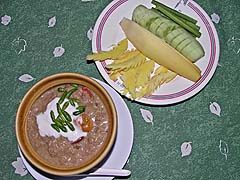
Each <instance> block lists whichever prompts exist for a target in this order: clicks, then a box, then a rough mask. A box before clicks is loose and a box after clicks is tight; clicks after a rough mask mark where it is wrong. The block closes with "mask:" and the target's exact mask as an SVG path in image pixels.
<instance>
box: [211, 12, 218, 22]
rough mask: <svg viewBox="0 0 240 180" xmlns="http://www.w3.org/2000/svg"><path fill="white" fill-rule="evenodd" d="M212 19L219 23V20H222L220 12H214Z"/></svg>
mask: <svg viewBox="0 0 240 180" xmlns="http://www.w3.org/2000/svg"><path fill="white" fill-rule="evenodd" d="M211 19H212V21H213V22H214V23H216V24H218V23H219V21H220V16H219V15H218V14H216V13H213V14H212V15H211Z"/></svg>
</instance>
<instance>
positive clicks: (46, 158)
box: [16, 73, 117, 176]
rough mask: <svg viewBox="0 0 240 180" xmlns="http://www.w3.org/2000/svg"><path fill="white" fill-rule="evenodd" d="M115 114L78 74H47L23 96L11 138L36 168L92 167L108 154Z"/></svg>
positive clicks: (56, 171) (75, 170)
mask: <svg viewBox="0 0 240 180" xmlns="http://www.w3.org/2000/svg"><path fill="white" fill-rule="evenodd" d="M116 131H117V113H116V108H115V105H114V103H113V100H112V98H111V97H110V95H109V94H108V92H107V91H106V90H105V89H104V88H103V87H102V86H101V85H100V84H99V83H98V82H97V81H95V80H94V79H92V78H90V77H87V76H85V75H83V74H78V73H59V74H55V75H51V76H48V77H46V78H44V79H42V80H40V81H39V82H37V83H36V84H35V85H34V86H33V87H31V88H30V89H29V90H28V92H27V93H26V94H25V96H24V97H23V99H22V101H21V103H20V105H19V108H18V111H17V115H16V137H17V141H18V144H19V147H20V149H21V151H22V152H23V154H24V156H25V157H26V158H27V160H28V161H30V163H31V164H33V165H34V166H35V167H37V168H39V169H40V170H42V171H44V172H46V173H49V174H53V175H59V176H64V175H73V174H79V173H83V172H86V171H89V170H91V169H92V168H94V167H96V166H97V165H98V164H99V163H101V162H102V161H103V160H104V159H105V158H106V157H107V155H108V154H109V153H110V151H111V148H112V146H113V144H114V142H115V138H116Z"/></svg>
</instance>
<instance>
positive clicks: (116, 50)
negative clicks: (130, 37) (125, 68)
mask: <svg viewBox="0 0 240 180" xmlns="http://www.w3.org/2000/svg"><path fill="white" fill-rule="evenodd" d="M127 48H128V41H127V39H123V40H122V41H120V42H119V44H118V45H117V46H115V47H113V49H111V50H110V51H101V52H98V53H94V54H90V55H88V56H87V60H95V61H96V60H97V61H103V60H106V59H116V58H118V57H119V55H121V54H122V53H123V52H125V51H126V50H127Z"/></svg>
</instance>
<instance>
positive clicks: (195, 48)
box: [180, 41, 204, 62]
mask: <svg viewBox="0 0 240 180" xmlns="http://www.w3.org/2000/svg"><path fill="white" fill-rule="evenodd" d="M201 48H202V47H201V46H199V44H197V43H194V41H192V42H191V43H190V44H188V45H187V46H185V47H184V48H183V49H182V50H181V51H180V52H181V53H182V54H184V55H185V56H186V57H187V58H188V59H190V60H192V59H198V58H200V57H202V56H203V55H204V54H203V53H202V52H203V50H201ZM192 62H195V61H192Z"/></svg>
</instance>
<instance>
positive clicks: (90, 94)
mask: <svg viewBox="0 0 240 180" xmlns="http://www.w3.org/2000/svg"><path fill="white" fill-rule="evenodd" d="M82 91H83V92H85V93H86V94H88V95H89V97H90V98H92V97H93V94H92V93H91V91H90V90H89V89H88V88H87V87H82Z"/></svg>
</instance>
